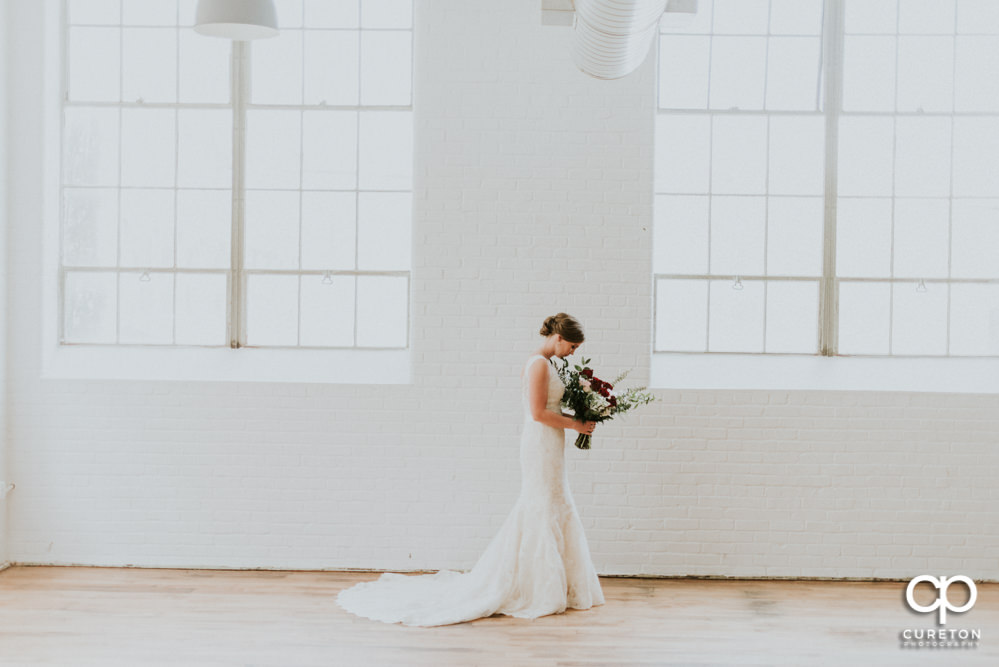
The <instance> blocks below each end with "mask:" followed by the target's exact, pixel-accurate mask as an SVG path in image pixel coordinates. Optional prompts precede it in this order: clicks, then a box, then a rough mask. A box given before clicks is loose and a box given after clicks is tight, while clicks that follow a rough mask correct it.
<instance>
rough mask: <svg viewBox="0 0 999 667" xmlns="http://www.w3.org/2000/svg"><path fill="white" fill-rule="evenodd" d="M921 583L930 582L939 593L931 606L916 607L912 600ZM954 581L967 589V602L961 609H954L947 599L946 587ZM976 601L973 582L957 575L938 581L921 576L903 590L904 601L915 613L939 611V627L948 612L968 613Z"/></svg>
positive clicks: (961, 575) (975, 589) (943, 622)
mask: <svg viewBox="0 0 999 667" xmlns="http://www.w3.org/2000/svg"><path fill="white" fill-rule="evenodd" d="M923 581H928V582H930V583H931V584H933V586H934V587H935V588H936V589H937V590H939V591H940V592H939V593H938V594H937V599H936V600H934V601H933V604H931V605H929V606H928V607H924V606H922V605H918V604H916V601H915V600H913V599H912V591H913V589H914V588H916V585H917V584H919V583H920V582H923ZM955 581H963V582H964V584H965V585H966V586H967V587H968V594H969V595H968V601H967V602H966V603H965V604H964V606H963V607H955V606H954V605H952V604H951V603H950V601H949V600H948V599H947V587H948V586H950V585H951V584H952V583H954V582H955ZM977 599H978V589H977V588H976V587H975V582H973V581H972V580H971V579H969V578H968V577H966V576H964V575H963V574H959V575H957V576H956V577H950V578H949V579H948V578H947V577H940V578H939V579H937V578H936V577H933V576H930V575H928V574H921V575H919V576H918V577H916V578H915V579H913V580H912V581H910V582H909V585H908V586H907V587H906V589H905V601H906V602H908V603H909V606H910V607H912V609H914V610H915V611H918V612H921V613H924V614H926V613H929V612H931V611H934V610H936V609H939V610H940V625H944V624H945V623H946V622H947V611H948V610H949V611H952V612H954V613H955V614H960V613H961V612H965V611H968V610H969V609H971V608H972V607H974V606H975V600H977Z"/></svg>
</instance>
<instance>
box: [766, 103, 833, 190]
mask: <svg viewBox="0 0 999 667" xmlns="http://www.w3.org/2000/svg"><path fill="white" fill-rule="evenodd" d="M825 140H826V139H825V119H824V118H823V117H821V116H772V117H771V118H770V160H769V162H770V165H769V170H770V186H769V187H770V194H787V195H821V194H822V193H823V192H824V190H825Z"/></svg>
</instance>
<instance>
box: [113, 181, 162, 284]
mask: <svg viewBox="0 0 999 667" xmlns="http://www.w3.org/2000/svg"><path fill="white" fill-rule="evenodd" d="M173 197H174V194H173V190H146V189H140V188H135V189H128V190H122V191H121V266H134V267H141V268H146V267H168V266H173V219H174V216H173Z"/></svg>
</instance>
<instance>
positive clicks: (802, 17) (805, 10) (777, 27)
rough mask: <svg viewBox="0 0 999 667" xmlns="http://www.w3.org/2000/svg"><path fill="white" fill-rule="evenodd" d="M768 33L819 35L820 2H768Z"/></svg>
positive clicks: (793, 0)
mask: <svg viewBox="0 0 999 667" xmlns="http://www.w3.org/2000/svg"><path fill="white" fill-rule="evenodd" d="M698 10H700V8H699V7H698ZM770 32H772V33H774V34H778V35H818V34H820V33H821V32H822V0H770Z"/></svg>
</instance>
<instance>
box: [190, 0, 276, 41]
mask: <svg viewBox="0 0 999 667" xmlns="http://www.w3.org/2000/svg"><path fill="white" fill-rule="evenodd" d="M194 31H195V32H197V33H199V34H202V35H210V36H212V37H225V38H228V39H235V40H240V41H244V40H250V39H262V38H265V37H276V36H277V34H278V25H277V11H276V10H275V9H274V2H273V0H198V10H197V14H196V18H195V20H194Z"/></svg>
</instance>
